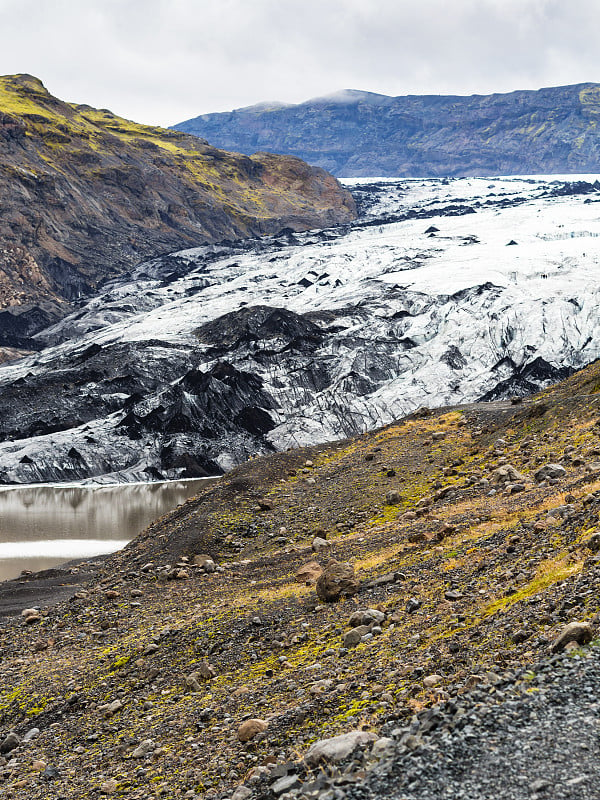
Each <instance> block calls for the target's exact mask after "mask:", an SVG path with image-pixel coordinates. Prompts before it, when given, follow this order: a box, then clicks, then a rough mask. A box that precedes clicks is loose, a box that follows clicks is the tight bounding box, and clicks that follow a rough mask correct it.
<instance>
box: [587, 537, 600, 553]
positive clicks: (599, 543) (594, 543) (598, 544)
mask: <svg viewBox="0 0 600 800" xmlns="http://www.w3.org/2000/svg"><path fill="white" fill-rule="evenodd" d="M585 544H586V547H588V548H589V549H590V550H591V551H592V553H598V552H599V551H600V533H593V534H592V535H591V536H590V538H589V539H588V540H587V542H586V543H585Z"/></svg>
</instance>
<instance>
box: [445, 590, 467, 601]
mask: <svg viewBox="0 0 600 800" xmlns="http://www.w3.org/2000/svg"><path fill="white" fill-rule="evenodd" d="M444 597H445V598H446V600H452V601H455V600H462V599H463V597H464V594H463V593H462V592H459V591H457V590H456V589H449V590H448V591H447V592H444Z"/></svg>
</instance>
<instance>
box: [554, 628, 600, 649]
mask: <svg viewBox="0 0 600 800" xmlns="http://www.w3.org/2000/svg"><path fill="white" fill-rule="evenodd" d="M593 637H594V629H593V628H592V626H591V625H590V623H589V622H569V624H568V625H565V627H564V628H563V629H562V631H561V632H560V634H559V635H558V637H557V638H556V639H555V640H554V643H553V644H552V647H551V650H552V652H553V653H559V652H560V651H561V650H564V649H565V647H566V645H567V644H568V643H569V642H576V643H577V644H580V645H582V644H588V643H589V642H591V641H592V639H593Z"/></svg>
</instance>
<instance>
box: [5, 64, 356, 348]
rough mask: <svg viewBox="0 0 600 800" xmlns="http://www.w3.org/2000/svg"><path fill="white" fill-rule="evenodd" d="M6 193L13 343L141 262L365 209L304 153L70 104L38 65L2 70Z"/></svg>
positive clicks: (8, 315) (8, 329)
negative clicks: (248, 145)
mask: <svg viewBox="0 0 600 800" xmlns="http://www.w3.org/2000/svg"><path fill="white" fill-rule="evenodd" d="M0 202H1V203H2V215H1V216H0V242H1V252H0V309H6V310H4V311H0V334H3V335H4V339H5V341H4V344H6V345H9V346H11V345H12V346H19V345H21V346H23V344H24V343H23V342H22V341H21V339H22V338H25V339H27V338H28V337H29V336H30V334H31V333H32V332H33V331H36V330H39V329H40V328H41V327H44V324H48V320H49V319H53V318H54V319H55V318H56V317H57V316H61V315H64V314H65V313H67V311H68V305H67V304H68V302H69V301H71V300H74V299H77V298H80V297H81V296H86V295H88V296H89V295H90V294H91V292H92V291H93V290H95V289H96V288H97V286H98V285H99V283H100V282H101V281H102V280H103V279H106V278H107V277H112V276H114V275H117V274H119V273H121V272H123V271H125V270H126V269H127V268H130V267H132V266H134V265H135V264H138V263H139V262H141V261H143V260H145V259H148V258H151V257H153V256H156V255H159V254H162V253H166V252H169V251H172V250H175V249H180V248H182V247H186V246H194V245H198V244H201V243H203V242H215V241H220V240H223V239H237V238H240V237H245V236H251V235H252V236H255V235H260V234H263V233H273V232H276V231H278V230H280V229H281V228H283V227H291V228H294V229H302V230H304V229H307V228H313V227H323V226H325V225H331V224H334V223H337V222H345V221H347V220H349V219H352V218H353V217H354V216H355V209H354V203H353V201H352V198H351V196H350V195H349V194H348V192H346V191H345V190H344V189H342V188H341V187H340V186H339V184H338V183H337V182H336V181H335V179H334V178H332V177H331V176H330V175H328V174H327V173H325V172H324V171H323V170H320V169H316V168H313V167H309V166H308V165H306V164H304V163H302V162H301V161H299V160H298V159H297V158H291V157H279V156H273V155H269V154H266V153H262V154H257V155H255V156H252V158H248V157H246V156H241V155H239V154H233V153H227V152H224V151H222V150H217V149H216V148H214V147H211V146H209V145H208V144H207V142H206V141H204V140H201V139H197V138H196V137H194V136H189V135H187V134H183V133H177V132H175V131H168V130H164V129H162V128H157V127H150V126H147V125H139V124H137V123H135V122H130V121H129V120H125V119H122V118H120V117H117V116H115V115H114V114H112V113H111V112H110V111H107V110H105V109H100V110H98V109H94V108H91V107H90V106H87V105H73V104H71V103H65V102H63V101H61V100H58V99H57V98H55V97H53V96H52V95H51V94H49V92H48V91H47V90H46V89H45V88H44V86H43V84H42V83H41V82H40V81H39V80H38V79H37V78H34V77H32V76H31V75H9V76H5V77H1V78H0ZM0 341H1V340H0Z"/></svg>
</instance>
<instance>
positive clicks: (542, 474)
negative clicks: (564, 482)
mask: <svg viewBox="0 0 600 800" xmlns="http://www.w3.org/2000/svg"><path fill="white" fill-rule="evenodd" d="M566 474H567V470H566V469H565V468H564V467H563V466H562V465H561V464H545V465H544V466H543V467H540V468H539V469H537V470H536V471H535V472H534V474H533V476H534V478H535V479H536V481H538V483H541V482H542V481H545V480H548V478H563V477H564V476H565V475H566Z"/></svg>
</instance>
